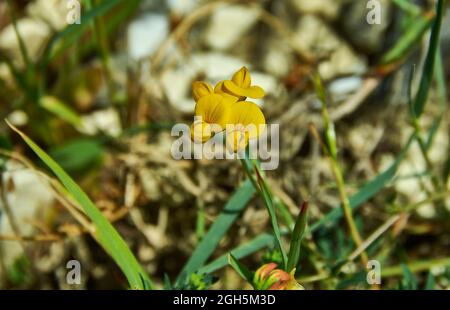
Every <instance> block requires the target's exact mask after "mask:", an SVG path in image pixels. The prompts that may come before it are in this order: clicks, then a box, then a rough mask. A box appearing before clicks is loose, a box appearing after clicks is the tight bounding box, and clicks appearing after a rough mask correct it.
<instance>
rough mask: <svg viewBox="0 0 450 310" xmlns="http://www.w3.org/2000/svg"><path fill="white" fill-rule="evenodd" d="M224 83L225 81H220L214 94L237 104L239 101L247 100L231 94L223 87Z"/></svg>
mask: <svg viewBox="0 0 450 310" xmlns="http://www.w3.org/2000/svg"><path fill="white" fill-rule="evenodd" d="M224 82H225V81H220V82H219V83H217V84H216V86H215V87H214V92H215V93H216V94H220V95H222V96H224V97H227V98H229V99H230V100H232V101H233V102H237V101H239V100H245V97H240V96H237V95H234V94H232V93H230V92H229V91H228V90H226V89H225V87H224V86H223V83H224Z"/></svg>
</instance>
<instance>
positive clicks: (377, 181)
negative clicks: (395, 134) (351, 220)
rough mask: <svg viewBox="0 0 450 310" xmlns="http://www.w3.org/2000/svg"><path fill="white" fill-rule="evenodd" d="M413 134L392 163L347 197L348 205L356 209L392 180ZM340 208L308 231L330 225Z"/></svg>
mask: <svg viewBox="0 0 450 310" xmlns="http://www.w3.org/2000/svg"><path fill="white" fill-rule="evenodd" d="M414 137H415V136H414V135H412V136H411V137H410V138H409V139H408V142H407V143H406V146H405V147H404V148H403V150H402V151H401V152H400V154H399V155H398V156H397V158H396V160H395V161H394V162H393V163H392V165H391V166H390V167H389V168H388V169H386V170H385V171H384V172H383V173H381V174H379V175H378V176H376V177H375V178H374V179H373V180H371V181H370V182H368V183H366V184H365V185H364V186H363V187H362V188H361V189H360V190H359V191H358V192H357V193H356V194H354V195H353V196H352V197H350V198H349V200H350V206H351V208H352V210H357V209H358V208H359V207H360V206H361V205H362V204H363V203H365V202H367V201H368V200H369V199H370V198H372V197H373V196H375V194H376V193H378V192H379V191H380V190H382V189H383V188H384V187H385V186H386V184H387V183H388V182H389V181H390V180H392V178H393V177H394V176H395V174H396V172H397V168H398V166H399V165H400V163H401V162H402V160H403V159H404V158H405V155H406V153H407V151H408V150H409V147H410V146H411V144H412V142H413V140H414ZM342 215H343V213H342V208H334V209H333V211H331V212H329V213H328V214H327V215H325V216H324V217H323V218H322V219H321V220H319V221H318V222H316V223H314V224H313V225H312V226H311V228H310V231H311V233H314V232H315V231H317V230H318V229H320V228H322V227H326V226H329V227H332V226H333V225H334V224H335V223H336V222H337V220H339V219H340V218H341V217H342Z"/></svg>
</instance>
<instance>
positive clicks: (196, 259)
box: [176, 180, 255, 287]
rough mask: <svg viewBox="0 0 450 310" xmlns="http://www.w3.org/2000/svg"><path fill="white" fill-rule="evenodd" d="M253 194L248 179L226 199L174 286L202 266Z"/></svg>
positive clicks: (253, 190) (178, 284)
mask: <svg viewBox="0 0 450 310" xmlns="http://www.w3.org/2000/svg"><path fill="white" fill-rule="evenodd" d="M254 194H255V189H254V188H253V186H252V184H251V182H250V181H249V180H247V181H245V182H244V183H243V184H242V185H241V186H240V187H239V189H238V190H237V191H236V192H235V193H234V194H233V196H232V197H231V198H230V200H228V202H227V203H226V205H225V207H224V208H223V210H222V212H221V213H220V215H219V216H218V217H217V219H216V220H215V221H214V223H213V224H212V226H211V228H210V229H209V230H208V232H207V233H206V235H205V236H204V238H203V239H202V241H201V242H200V244H199V245H198V246H197V248H196V249H195V250H194V252H193V253H192V255H191V257H190V258H189V260H188V262H187V263H186V265H185V266H184V267H183V269H182V271H181V272H180V275H179V276H178V278H177V281H176V286H177V287H178V286H180V285H181V284H182V283H183V282H184V281H185V280H186V279H187V277H188V276H189V275H190V274H192V273H193V272H195V271H197V270H198V269H199V268H200V267H202V266H203V265H204V264H205V262H206V261H207V260H208V258H209V257H210V256H211V254H212V253H213V252H214V250H215V249H216V247H217V246H218V245H219V242H220V240H222V238H223V236H224V235H225V234H226V232H227V231H228V229H230V227H231V225H232V224H233V223H234V222H235V221H236V219H237V218H238V216H239V214H240V213H241V212H242V210H244V208H245V206H246V205H247V203H248V202H249V201H250V199H251V198H252V197H253V195H254Z"/></svg>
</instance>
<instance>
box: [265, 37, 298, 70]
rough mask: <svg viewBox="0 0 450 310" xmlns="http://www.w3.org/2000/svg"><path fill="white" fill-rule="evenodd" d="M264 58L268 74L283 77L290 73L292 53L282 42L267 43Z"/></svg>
mask: <svg viewBox="0 0 450 310" xmlns="http://www.w3.org/2000/svg"><path fill="white" fill-rule="evenodd" d="M266 49H267V53H265V56H264V69H265V71H267V72H268V73H270V74H272V75H274V76H276V77H283V76H286V75H287V74H288V73H289V70H290V69H291V66H292V63H293V57H292V52H291V51H290V50H289V48H288V46H287V44H285V43H284V42H283V41H282V40H271V41H269V42H268V43H267V47H266Z"/></svg>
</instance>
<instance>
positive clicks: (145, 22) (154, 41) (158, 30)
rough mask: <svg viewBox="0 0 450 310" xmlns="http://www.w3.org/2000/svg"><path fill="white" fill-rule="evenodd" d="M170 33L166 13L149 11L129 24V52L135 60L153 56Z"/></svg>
mask: <svg viewBox="0 0 450 310" xmlns="http://www.w3.org/2000/svg"><path fill="white" fill-rule="evenodd" d="M168 34H169V21H168V19H167V16H166V15H163V14H154V13H149V14H145V15H143V16H141V17H139V18H138V19H136V20H134V21H132V22H131V23H130V25H129V26H128V33H127V41H128V54H129V56H130V57H131V58H132V59H134V60H140V59H142V58H145V57H149V56H151V55H152V54H153V53H154V52H155V51H156V50H157V49H158V47H159V46H160V44H161V43H162V42H163V41H164V39H165V38H166V37H167V36H168Z"/></svg>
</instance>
